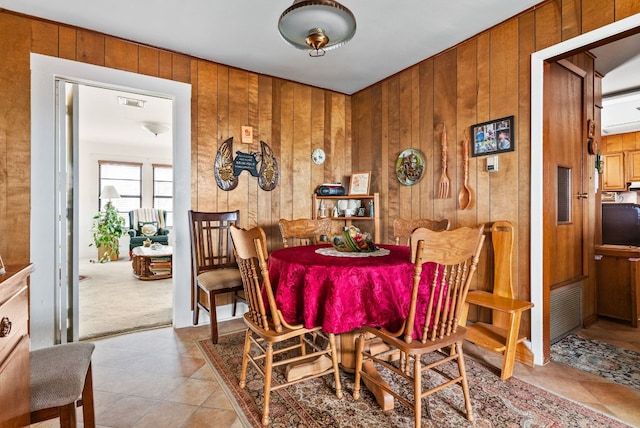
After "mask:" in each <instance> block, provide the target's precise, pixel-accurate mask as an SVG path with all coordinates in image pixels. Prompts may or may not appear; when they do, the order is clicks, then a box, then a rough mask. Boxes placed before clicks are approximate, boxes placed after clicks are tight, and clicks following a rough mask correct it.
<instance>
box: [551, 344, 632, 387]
mask: <svg viewBox="0 0 640 428" xmlns="http://www.w3.org/2000/svg"><path fill="white" fill-rule="evenodd" d="M551 361H554V362H556V363H560V364H564V365H567V366H569V367H573V368H574V369H578V370H580V371H583V372H587V373H591V374H594V375H596V376H600V377H602V378H604V379H607V380H610V381H613V382H616V383H618V384H620V385H626V386H630V387H631V388H635V389H637V390H640V354H638V353H637V352H633V351H629V350H627V349H624V348H619V347H617V346H613V345H609V344H607V343H602V342H598V341H597V340H592V339H585V338H584V337H580V336H578V335H576V334H570V335H568V336H567V337H565V338H564V339H562V340H560V341H558V342H556V343H554V344H553V345H551Z"/></svg>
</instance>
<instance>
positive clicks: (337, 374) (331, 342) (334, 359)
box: [329, 333, 342, 398]
mask: <svg viewBox="0 0 640 428" xmlns="http://www.w3.org/2000/svg"><path fill="white" fill-rule="evenodd" d="M329 347H330V348H331V362H332V363H333V376H334V378H335V381H336V397H338V398H342V385H341V384H340V368H339V367H338V352H337V349H336V348H337V347H336V336H335V335H334V334H333V333H329Z"/></svg>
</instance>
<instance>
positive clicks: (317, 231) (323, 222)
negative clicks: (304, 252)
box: [278, 218, 331, 248]
mask: <svg viewBox="0 0 640 428" xmlns="http://www.w3.org/2000/svg"><path fill="white" fill-rule="evenodd" d="M278 225H279V226H280V235H282V244H283V245H284V247H285V248H287V247H289V246H293V247H295V246H298V245H310V244H318V243H319V242H321V240H322V237H323V236H324V237H325V240H327V239H328V238H329V236H330V235H331V219H329V218H324V219H313V220H312V219H309V218H299V219H295V220H287V219H284V218H281V219H280V221H279V222H278Z"/></svg>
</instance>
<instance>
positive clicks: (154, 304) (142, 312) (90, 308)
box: [78, 257, 173, 339]
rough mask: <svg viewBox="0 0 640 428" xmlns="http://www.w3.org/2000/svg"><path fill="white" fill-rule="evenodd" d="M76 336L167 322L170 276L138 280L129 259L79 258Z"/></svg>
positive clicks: (88, 336) (170, 311)
mask: <svg viewBox="0 0 640 428" xmlns="http://www.w3.org/2000/svg"><path fill="white" fill-rule="evenodd" d="M78 267H79V272H78V273H79V275H80V308H79V313H80V325H79V330H80V339H89V338H96V337H101V336H110V335H114V334H120V333H125V332H129V331H134V330H140V329H146V328H153V327H159V326H166V325H171V319H172V304H173V283H172V279H171V278H168V279H161V280H155V281H141V280H139V279H137V278H136V277H134V276H133V270H132V267H131V262H130V261H129V260H127V259H126V258H123V257H121V258H120V260H118V261H115V262H109V263H92V262H90V261H89V260H88V259H86V260H80V263H79V265H78Z"/></svg>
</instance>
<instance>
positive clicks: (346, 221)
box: [311, 193, 380, 243]
mask: <svg viewBox="0 0 640 428" xmlns="http://www.w3.org/2000/svg"><path fill="white" fill-rule="evenodd" d="M350 199H353V200H360V201H361V207H363V208H364V209H365V215H364V216H362V217H360V216H353V217H334V216H329V217H328V218H329V219H331V221H334V222H339V223H341V224H342V226H351V225H352V224H353V223H354V222H373V231H372V230H370V229H369V230H367V229H366V228H365V229H364V230H362V231H363V232H369V233H371V234H372V236H373V241H374V242H376V243H380V195H379V194H378V193H374V194H372V195H344V196H319V195H317V194H314V195H313V205H312V213H311V218H314V219H318V218H320V217H319V216H318V209H319V207H320V201H329V205H327V203H326V202H325V206H326V209H327V213H331V211H333V207H334V206H335V205H336V204H337V203H338V201H339V200H350ZM369 202H373V216H371V211H370V206H369ZM361 229H362V228H361Z"/></svg>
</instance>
